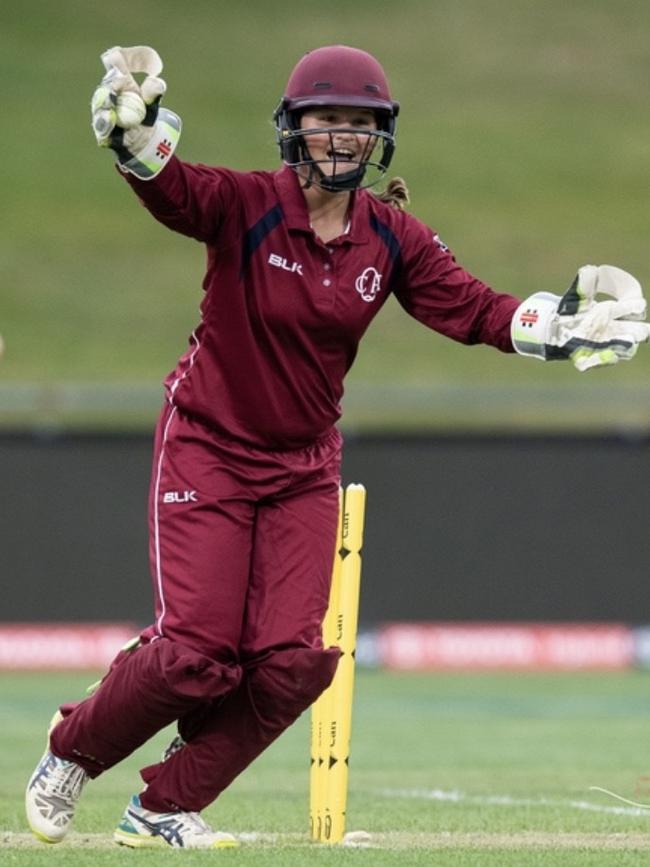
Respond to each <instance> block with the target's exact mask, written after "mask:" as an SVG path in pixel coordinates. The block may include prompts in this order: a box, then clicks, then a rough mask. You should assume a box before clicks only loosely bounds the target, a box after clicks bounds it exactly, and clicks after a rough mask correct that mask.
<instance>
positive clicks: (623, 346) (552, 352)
mask: <svg viewBox="0 0 650 867" xmlns="http://www.w3.org/2000/svg"><path fill="white" fill-rule="evenodd" d="M599 294H602V295H606V296H609V299H611V300H600V301H597V300H596V296H597V295H599ZM645 317H646V301H645V298H644V297H643V292H642V290H641V285H640V283H639V281H638V280H637V279H636V278H635V277H633V276H632V275H631V274H628V273H627V271H622V270H621V269H620V268H615V267H614V266H613V265H584V266H583V267H582V268H580V269H579V270H578V273H577V275H576V278H575V280H574V281H573V283H572V284H571V286H570V288H569V289H568V290H567V291H566V292H565V294H564V295H563V296H562V297H560V296H559V295H553V294H551V293H550V292H537V293H536V294H535V295H531V296H530V298H527V299H526V300H525V301H524V302H523V303H522V304H520V305H519V307H518V308H517V310H516V311H515V315H514V316H513V319H512V327H511V334H512V342H513V345H514V347H515V349H516V350H517V352H518V353H519V354H520V355H530V356H532V357H533V358H540V359H542V360H544V361H552V360H554V359H563V358H570V359H571V361H572V362H573V364H574V365H575V366H576V368H577V369H578V370H579V371H584V370H589V369H590V368H591V367H600V366H602V365H608V364H617V363H618V362H619V361H620V360H621V359H623V360H629V359H630V358H633V356H634V355H635V354H636V351H637V349H638V346H639V343H644V342H646V341H647V340H648V339H649V338H650V325H649V324H648V323H647V322H644V321H643V320H644V319H645Z"/></svg>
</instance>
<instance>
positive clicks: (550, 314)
mask: <svg viewBox="0 0 650 867" xmlns="http://www.w3.org/2000/svg"><path fill="white" fill-rule="evenodd" d="M560 300H561V299H560V296H559V295H553V294H552V293H551V292H537V293H536V294H535V295H531V296H530V298H527V299H526V300H525V301H523V302H522V303H521V304H520V305H519V307H517V309H516V310H515V315H514V316H513V317H512V323H511V325H510V336H511V338H512V345H513V346H514V348H515V350H516V351H517V352H518V353H519V355H528V356H530V357H531V358H539V359H540V360H541V361H546V359H547V357H548V356H547V348H548V344H549V335H550V332H551V326H552V324H553V319H554V317H555V316H556V314H557V309H558V305H559V303H560Z"/></svg>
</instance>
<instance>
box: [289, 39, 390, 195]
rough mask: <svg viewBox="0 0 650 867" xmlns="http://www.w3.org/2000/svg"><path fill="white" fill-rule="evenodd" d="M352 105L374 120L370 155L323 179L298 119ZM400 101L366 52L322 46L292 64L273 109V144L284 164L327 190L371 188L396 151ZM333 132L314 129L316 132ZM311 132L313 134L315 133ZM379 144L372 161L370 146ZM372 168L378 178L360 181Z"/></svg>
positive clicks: (346, 47) (372, 151) (372, 153)
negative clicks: (326, 108) (315, 111)
mask: <svg viewBox="0 0 650 867" xmlns="http://www.w3.org/2000/svg"><path fill="white" fill-rule="evenodd" d="M319 106H352V107H355V108H365V109H370V110H371V111H373V112H374V114H375V118H376V120H377V131H376V132H372V133H370V134H369V135H371V136H372V137H373V138H374V141H373V143H372V147H369V148H368V151H369V156H368V158H367V159H365V160H364V161H363V162H361V163H359V165H358V167H357V168H356V169H354V170H353V171H348V172H345V173H343V172H339V173H338V176H337V173H336V166H335V163H336V159H333V160H332V163H333V164H334V171H333V173H332V174H331V175H325V174H324V173H323V171H322V169H321V168H320V166H318V165H317V164H316V163H315V161H314V160H312V159H311V157H310V155H309V151H308V148H307V145H306V142H305V139H306V138H307V137H308V135H309V132H307V131H305V130H301V129H300V117H301V115H302V114H303V113H304V111H305V110H306V109H308V108H310V107H319ZM398 112H399V103H397V102H395V101H394V100H393V99H392V98H391V95H390V90H389V87H388V81H387V79H386V75H385V73H384V70H383V69H382V66H381V64H380V63H379V61H377V60H376V59H375V58H374V57H373V56H372V55H371V54H368V52H366V51H362V50H361V49H359V48H352V47H350V46H348V45H327V46H324V47H323V48H316V49H314V50H313V51H309V52H307V54H305V55H304V56H303V57H302V58H301V59H300V60H299V61H298V63H297V64H296V66H295V67H294V69H293V71H292V73H291V75H290V76H289V81H288V82H287V86H286V88H285V91H284V95H283V97H282V99H281V101H280V104H279V105H278V107H277V109H276V110H275V113H274V115H273V119H274V121H275V127H276V133H277V142H278V144H279V146H280V154H281V156H282V159H283V161H284V162H285V163H286V164H287V165H290V166H291V167H292V168H294V169H298V168H299V167H301V166H307V167H308V168H309V182H311V183H316V184H318V185H319V186H322V187H324V188H325V189H328V190H330V191H332V192H337V191H341V190H350V189H355V188H357V187H360V186H370V185H371V184H373V183H376V182H377V181H378V180H379V179H380V177H381V176H382V175H383V174H384V173H385V172H386V170H387V169H388V165H389V163H390V161H391V158H392V156H393V152H394V150H395V118H396V117H397V114H398ZM328 131H329V132H330V134H332V133H333V132H334V130H327V129H319V130H318V133H320V134H322V133H323V132H328ZM314 132H315V131H314ZM375 144H381V147H380V148H379V150H380V154H379V155H378V156H377V157H374V150H375V148H374V145H375ZM368 167H374V168H375V169H377V172H375V174H376V175H377V177H376V178H375V179H374V180H372V181H370V182H368V183H363V182H364V178H365V174H366V169H367V168H368Z"/></svg>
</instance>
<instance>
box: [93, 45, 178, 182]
mask: <svg viewBox="0 0 650 867" xmlns="http://www.w3.org/2000/svg"><path fill="white" fill-rule="evenodd" d="M101 59H102V63H103V64H104V67H105V68H106V75H105V76H104V77H103V78H102V80H101V83H100V84H99V87H97V89H96V90H95V92H94V93H93V97H92V100H91V104H90V110H91V114H92V127H93V132H94V133H95V138H96V139H97V144H98V145H99V146H100V147H108V148H111V149H112V150H114V151H115V153H116V154H117V160H118V163H119V164H120V167H121V168H122V169H123V170H124V171H127V172H131V174H134V175H136V176H137V177H139V178H142V179H143V180H149V179H150V178H153V177H155V176H156V175H157V174H158V172H159V171H160V170H161V169H162V168H163V166H164V165H165V164H166V163H167V162H168V160H169V159H170V158H171V156H172V154H173V153H174V151H175V149H176V145H177V144H178V140H179V138H180V134H181V120H180V118H179V117H178V115H176V114H174V112H173V111H168V110H167V109H164V108H160V99H161V97H162V95H163V94H164V93H165V90H166V89H167V85H166V84H165V82H164V81H163V79H162V78H159V74H160V73H161V72H162V68H163V65H162V60H161V59H160V56H159V55H158V53H157V52H156V51H154V49H153V48H149V46H147V45H137V46H132V47H130V48H120V47H119V46H116V47H115V48H109V50H108V51H105V52H104V53H103V54H102V56H101ZM134 73H135V74H137V73H143V74H144V75H145V76H146V77H145V78H144V80H143V81H142V84H138V82H137V81H136V80H135V78H134V77H133V75H134Z"/></svg>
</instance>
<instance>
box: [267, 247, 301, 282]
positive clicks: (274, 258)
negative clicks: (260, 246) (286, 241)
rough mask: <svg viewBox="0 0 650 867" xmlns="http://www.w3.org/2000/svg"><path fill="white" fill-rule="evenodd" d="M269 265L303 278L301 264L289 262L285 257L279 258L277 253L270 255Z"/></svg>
mask: <svg viewBox="0 0 650 867" xmlns="http://www.w3.org/2000/svg"><path fill="white" fill-rule="evenodd" d="M269 265H273V267H274V268H282V270H283V271H290V272H291V273H292V274H300V276H301V277H302V265H301V264H300V262H287V260H286V259H285V258H284V256H278V254H277V253H271V254H270V255H269Z"/></svg>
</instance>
